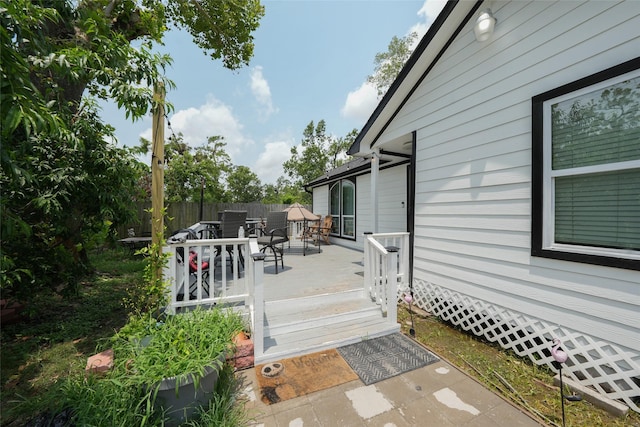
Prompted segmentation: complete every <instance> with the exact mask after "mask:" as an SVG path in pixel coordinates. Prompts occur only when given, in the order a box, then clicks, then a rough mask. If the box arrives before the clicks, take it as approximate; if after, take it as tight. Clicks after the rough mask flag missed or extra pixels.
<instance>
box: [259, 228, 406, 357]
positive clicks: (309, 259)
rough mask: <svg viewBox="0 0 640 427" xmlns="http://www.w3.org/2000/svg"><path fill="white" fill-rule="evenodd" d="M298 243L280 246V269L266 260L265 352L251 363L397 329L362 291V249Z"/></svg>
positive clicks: (374, 335) (319, 348) (357, 339)
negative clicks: (281, 253) (304, 247)
mask: <svg viewBox="0 0 640 427" xmlns="http://www.w3.org/2000/svg"><path fill="white" fill-rule="evenodd" d="M317 249H318V247H317V246H313V245H311V247H310V249H309V250H307V251H306V255H303V251H302V246H301V244H300V242H299V241H296V242H294V241H292V242H291V247H290V248H286V249H285V254H284V269H282V268H281V267H279V268H278V274H276V273H275V265H274V263H273V262H267V263H265V268H264V285H265V290H264V297H265V316H264V322H265V338H264V354H263V355H262V356H259V357H256V364H258V363H264V362H267V361H273V360H277V359H281V358H285V357H291V356H295V355H300V354H306V353H311V352H314V351H320V350H323V349H327V348H335V347H338V346H341V345H346V344H351V343H354V342H357V341H360V340H362V339H366V338H367V337H369V338H372V337H376V336H381V335H385V334H389V333H393V332H397V331H398V330H399V325H397V323H395V322H389V320H388V319H387V318H385V317H383V315H382V311H381V309H380V306H378V305H376V304H375V303H374V302H372V301H371V298H370V297H369V296H368V295H366V293H365V291H364V289H363V286H364V279H363V275H364V266H363V253H362V252H361V251H355V250H352V249H348V248H345V247H341V246H338V245H322V246H321V247H320V249H321V250H320V253H318V250H317Z"/></svg>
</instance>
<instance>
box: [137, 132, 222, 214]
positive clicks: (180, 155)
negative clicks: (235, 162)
mask: <svg viewBox="0 0 640 427" xmlns="http://www.w3.org/2000/svg"><path fill="white" fill-rule="evenodd" d="M147 143H148V141H146V140H144V139H142V140H141V147H145V146H147V145H148V144H147ZM225 146H226V143H225V142H224V139H223V138H222V137H221V136H210V137H209V138H208V139H207V142H206V144H205V145H203V146H201V147H196V148H192V147H189V145H188V144H187V143H185V142H184V140H183V136H182V133H178V135H172V136H171V137H170V138H169V142H168V143H167V145H166V147H165V162H166V168H165V172H164V184H165V199H166V201H167V202H169V203H175V202H196V201H200V198H201V194H202V198H203V201H206V202H212V201H216V202H224V201H226V200H227V199H228V197H227V195H226V191H225V188H224V176H225V175H226V174H227V173H229V172H230V171H231V169H232V167H233V166H232V165H231V159H230V157H229V155H228V154H227V153H226V151H225V150H224V148H225Z"/></svg>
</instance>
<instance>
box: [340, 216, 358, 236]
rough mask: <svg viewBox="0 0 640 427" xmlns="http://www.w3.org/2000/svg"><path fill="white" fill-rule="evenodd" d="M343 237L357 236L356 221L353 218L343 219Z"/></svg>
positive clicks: (346, 217)
mask: <svg viewBox="0 0 640 427" xmlns="http://www.w3.org/2000/svg"><path fill="white" fill-rule="evenodd" d="M342 222H343V223H342V235H343V236H350V237H353V236H355V234H356V232H355V228H356V227H355V221H354V218H353V217H352V216H345V217H343V218H342Z"/></svg>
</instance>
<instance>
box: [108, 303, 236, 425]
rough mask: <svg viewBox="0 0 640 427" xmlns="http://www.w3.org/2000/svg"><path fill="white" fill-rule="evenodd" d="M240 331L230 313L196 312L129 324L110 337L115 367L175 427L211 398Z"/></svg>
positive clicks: (146, 317)
mask: <svg viewBox="0 0 640 427" xmlns="http://www.w3.org/2000/svg"><path fill="white" fill-rule="evenodd" d="M243 329H244V322H243V319H242V316H241V314H240V313H238V312H235V311H233V310H232V309H222V308H217V307H214V308H212V309H206V310H205V309H202V308H197V309H195V310H193V311H190V312H186V313H183V314H175V315H167V316H164V317H162V318H161V319H159V320H158V319H156V318H154V317H153V316H150V315H143V316H139V317H134V318H131V319H130V320H129V322H128V323H127V325H125V326H124V327H123V328H122V329H121V330H120V331H119V332H118V333H117V334H116V335H115V336H114V338H113V350H114V355H115V359H116V363H124V364H125V366H124V369H126V371H127V372H128V374H129V376H130V377H131V378H132V379H134V380H135V381H136V382H139V383H140V385H141V386H142V387H145V388H146V389H148V390H150V391H151V393H150V396H151V400H152V401H153V403H154V404H158V405H159V407H160V408H161V409H162V410H163V411H164V412H165V415H167V416H168V417H169V418H170V421H172V422H174V423H181V422H184V421H187V420H188V419H189V418H190V417H191V416H192V415H193V413H194V412H195V411H196V409H197V408H198V407H199V406H206V405H207V404H208V402H209V400H210V399H211V397H212V393H213V391H214V389H215V384H216V381H217V378H218V372H219V370H220V368H221V367H222V365H223V363H224V362H225V359H226V356H227V355H228V354H229V353H231V352H233V337H234V335H235V334H236V333H237V332H238V331H242V330H243Z"/></svg>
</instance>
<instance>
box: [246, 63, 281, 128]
mask: <svg viewBox="0 0 640 427" xmlns="http://www.w3.org/2000/svg"><path fill="white" fill-rule="evenodd" d="M251 93H253V96H254V97H255V99H256V101H258V104H259V105H260V107H261V108H262V109H261V111H260V112H259V116H260V119H261V120H266V119H267V118H269V116H270V115H271V114H273V113H275V112H277V109H276V108H275V107H274V106H273V102H272V100H271V89H270V88H269V82H267V80H266V79H265V78H264V76H263V75H262V67H261V66H257V67H254V68H253V70H251Z"/></svg>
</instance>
